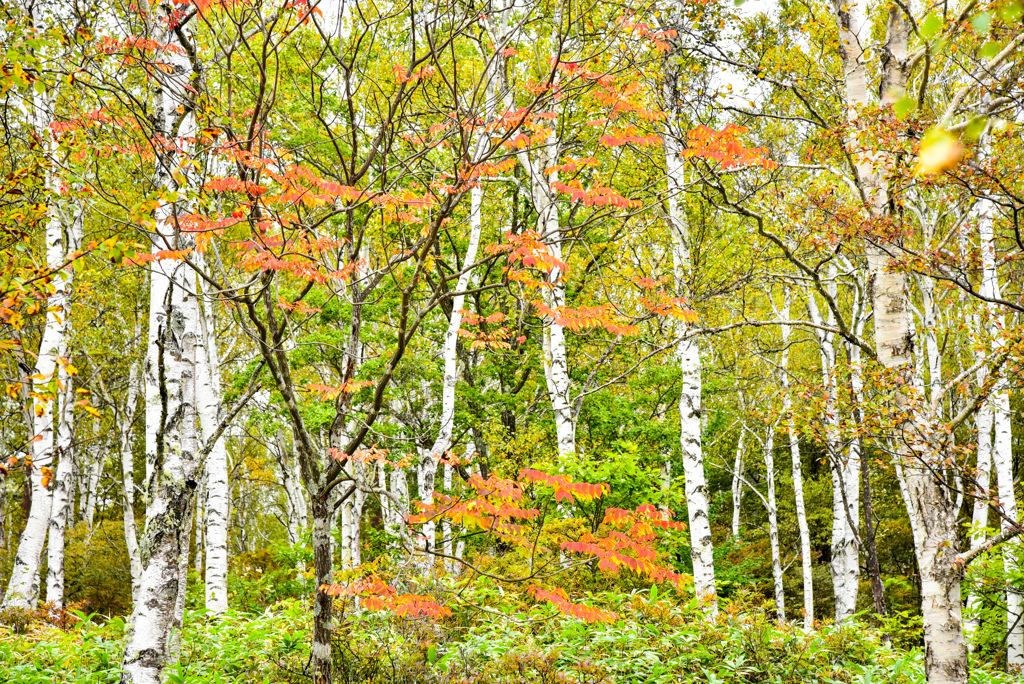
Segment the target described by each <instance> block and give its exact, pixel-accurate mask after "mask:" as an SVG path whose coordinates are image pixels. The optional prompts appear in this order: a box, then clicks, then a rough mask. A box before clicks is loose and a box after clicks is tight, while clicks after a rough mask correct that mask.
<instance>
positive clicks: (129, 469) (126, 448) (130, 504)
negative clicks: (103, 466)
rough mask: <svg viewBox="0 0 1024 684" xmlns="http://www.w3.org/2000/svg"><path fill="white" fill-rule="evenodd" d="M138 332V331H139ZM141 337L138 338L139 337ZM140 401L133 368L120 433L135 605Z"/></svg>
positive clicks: (139, 574) (123, 507)
mask: <svg viewBox="0 0 1024 684" xmlns="http://www.w3.org/2000/svg"><path fill="white" fill-rule="evenodd" d="M136 331H137V332H138V328H136ZM136 337H138V334H136ZM138 397H139V366H138V365H137V364H132V366H131V369H130V370H129V371H128V399H127V402H126V403H125V410H124V414H123V417H122V421H121V425H120V430H121V444H120V448H121V513H122V516H121V517H122V519H123V522H124V539H125V546H126V547H127V549H128V563H129V567H130V569H131V573H132V603H135V602H136V601H138V600H139V586H140V581H141V579H142V554H141V552H140V550H139V533H138V529H137V526H136V524H135V475H134V472H135V464H134V459H133V458H132V433H131V427H132V416H134V415H135V406H136V404H137V403H138Z"/></svg>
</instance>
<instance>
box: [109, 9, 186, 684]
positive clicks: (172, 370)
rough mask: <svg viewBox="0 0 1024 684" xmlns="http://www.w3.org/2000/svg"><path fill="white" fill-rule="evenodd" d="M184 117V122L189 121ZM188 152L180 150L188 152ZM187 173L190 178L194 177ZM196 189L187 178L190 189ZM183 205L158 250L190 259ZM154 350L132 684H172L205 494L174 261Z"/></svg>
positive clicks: (174, 208) (148, 367) (159, 288)
mask: <svg viewBox="0 0 1024 684" xmlns="http://www.w3.org/2000/svg"><path fill="white" fill-rule="evenodd" d="M171 11H173V8H170V6H160V7H159V8H158V9H156V14H155V16H154V15H150V16H148V17H147V24H148V25H149V26H151V27H153V35H152V36H150V37H151V38H152V39H154V40H156V42H157V43H158V44H161V45H172V46H174V47H175V48H176V49H173V50H171V49H168V50H161V51H159V52H158V53H157V57H158V59H159V60H160V61H162V62H163V63H165V64H166V65H167V68H166V70H157V71H156V73H157V76H156V78H157V81H158V90H157V97H156V99H157V102H156V106H155V119H154V123H155V129H156V130H155V133H156V134H157V135H160V136H163V138H164V139H166V140H169V141H174V142H175V144H174V145H172V146H171V147H172V148H173V149H170V150H168V151H164V152H162V153H161V154H159V155H158V156H157V168H156V175H157V178H156V183H155V185H156V186H157V187H158V188H161V189H166V190H168V191H171V192H174V193H179V192H180V191H182V190H183V187H181V186H179V178H180V176H178V175H177V174H179V173H180V172H181V171H180V169H179V164H178V161H179V154H178V151H177V150H178V149H180V147H186V146H187V145H188V140H190V138H191V137H192V136H193V135H194V128H195V125H194V119H193V117H192V115H191V106H192V103H191V98H190V92H191V91H190V90H189V88H190V86H189V83H188V82H189V79H190V78H191V76H192V75H193V65H192V64H191V63H190V61H189V58H188V51H187V50H186V49H185V47H184V46H183V45H182V44H181V40H180V38H179V34H181V35H188V34H190V33H191V24H186V25H185V26H183V27H180V28H178V29H171V21H170V20H169V16H168V14H169V12H171ZM182 112H183V113H184V114H183V115H181V116H179V114H180V113H182ZM178 143H180V145H179V144H178ZM186 173H187V172H186ZM185 182H187V179H186V181H185ZM184 210H185V208H184V207H183V206H178V205H177V204H173V203H169V202H166V201H161V202H160V204H159V205H158V206H157V208H156V210H155V212H154V218H155V224H156V225H155V232H154V234H153V235H152V251H153V252H154V253H155V252H158V251H160V250H162V249H173V250H188V249H191V247H192V246H193V244H194V242H193V240H192V239H191V237H190V236H189V235H188V234H187V233H180V232H179V231H178V230H177V226H178V223H177V221H176V219H175V217H176V215H178V214H179V213H182V212H183V211H184ZM150 268H151V271H150V273H151V279H150V294H149V301H150V311H149V321H150V330H149V346H148V348H147V357H146V364H145V367H144V371H143V372H144V378H145V388H146V471H147V472H146V476H147V477H146V489H147V495H148V500H147V502H146V503H147V505H146V528H145V541H144V542H143V544H142V561H143V569H142V578H141V582H140V587H139V600H138V601H136V602H135V604H134V607H133V611H132V619H131V630H130V632H129V635H128V640H127V644H126V646H125V653H124V661H123V665H122V670H121V682H122V684H128V683H129V682H130V683H132V684H158V683H160V682H162V681H163V679H164V678H165V669H166V667H167V664H168V662H169V657H170V655H171V653H170V648H171V635H172V630H173V626H174V620H175V606H176V604H177V600H178V592H179V576H180V568H181V555H182V554H183V553H184V554H186V555H187V554H188V543H189V540H188V537H187V530H186V528H185V526H186V523H187V518H188V515H189V513H190V512H191V507H192V503H193V497H194V494H195V489H196V487H197V479H198V473H197V472H196V469H197V462H196V460H197V451H198V448H199V447H198V441H199V440H198V435H197V425H196V423H197V415H196V413H197V411H196V382H197V377H196V375H197V372H198V370H199V369H198V368H197V360H198V359H197V348H198V347H200V345H201V344H202V341H201V339H200V335H201V331H200V329H199V325H200V323H199V317H200V312H199V304H198V301H197V300H196V294H195V293H196V285H197V283H196V276H195V272H194V271H193V270H192V269H191V267H189V266H187V265H186V264H184V263H181V262H179V261H176V260H173V259H157V260H154V261H153V262H151V265H150Z"/></svg>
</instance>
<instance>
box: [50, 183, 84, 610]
mask: <svg viewBox="0 0 1024 684" xmlns="http://www.w3.org/2000/svg"><path fill="white" fill-rule="evenodd" d="M73 210H74V216H73V217H72V219H71V222H70V226H69V229H68V236H67V237H68V246H67V251H68V253H71V252H74V251H77V250H78V248H79V247H80V245H81V242H82V232H83V228H84V225H83V224H84V221H85V215H84V208H83V207H82V206H81V205H80V204H77V203H75V204H74V208H73ZM71 278H72V276H71V273H69V274H68V283H67V285H68V288H70V286H71ZM61 304H62V307H61V308H62V310H61V311H60V314H59V315H60V316H61V318H63V320H64V339H63V341H62V344H61V350H60V355H61V356H63V357H64V358H65V359H68V357H69V356H70V352H69V346H70V345H69V344H68V336H69V335H70V331H71V301H70V299H69V297H68V296H67V295H65V297H64V298H63V301H62V303H61ZM68 363H70V359H68ZM57 377H58V379H59V381H60V384H62V385H63V391H62V392H61V393H60V396H59V404H58V405H57V406H58V409H57V418H58V427H57V443H56V447H55V450H54V452H55V455H56V456H57V458H58V463H57V468H56V471H55V473H54V477H53V502H52V506H51V511H50V526H49V527H50V529H49V541H48V543H47V559H46V566H47V570H46V600H47V602H48V603H51V604H52V605H53V607H54V609H55V610H57V611H59V610H60V609H61V608H62V607H63V606H64V542H65V538H66V532H67V525H68V519H69V518H70V517H71V499H72V497H73V495H74V484H75V483H74V473H75V458H76V454H75V448H74V444H73V442H74V437H75V413H74V406H75V390H74V386H73V385H74V383H73V382H72V377H71V374H70V373H68V370H67V365H61V366H60V368H59V369H58V371H57ZM55 401H56V398H55Z"/></svg>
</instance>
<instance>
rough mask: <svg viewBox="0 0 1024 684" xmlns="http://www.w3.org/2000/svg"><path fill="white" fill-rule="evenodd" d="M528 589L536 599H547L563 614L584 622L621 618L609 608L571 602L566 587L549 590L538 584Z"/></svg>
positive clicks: (613, 620)
mask: <svg viewBox="0 0 1024 684" xmlns="http://www.w3.org/2000/svg"><path fill="white" fill-rule="evenodd" d="M527 591H528V592H529V594H530V596H533V598H535V599H536V600H538V601H547V602H548V603H550V604H551V605H553V606H554V607H555V608H556V609H558V612H560V613H562V614H563V615H568V616H570V617H574V618H577V619H579V620H583V621H584V622H608V623H612V622H615V621H616V620H618V619H619V616H618V615H616V614H615V613H612V612H610V611H607V610H601V609H599V608H591V607H590V606H584V605H582V604H579V603H570V602H569V597H568V595H567V594H566V593H565V590H564V589H560V588H556V589H554V590H551V591H548V590H547V589H541V588H540V587H538V586H536V585H532V586H531V587H530V588H529V589H528V590H527Z"/></svg>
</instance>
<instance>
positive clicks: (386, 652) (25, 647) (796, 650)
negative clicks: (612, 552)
mask: <svg viewBox="0 0 1024 684" xmlns="http://www.w3.org/2000/svg"><path fill="white" fill-rule="evenodd" d="M439 593H440V592H439ZM463 595H464V597H465V598H466V599H468V600H469V601H470V602H472V603H475V604H477V605H486V606H487V612H480V611H472V610H469V609H460V610H457V611H456V614H455V615H454V616H453V617H452V618H450V619H448V620H445V621H443V622H434V621H433V620H431V619H403V618H396V617H394V616H392V615H389V614H384V613H371V612H363V613H356V614H353V613H352V611H351V610H350V609H349V610H347V611H346V612H345V613H344V617H342V618H341V619H339V620H338V622H337V624H338V627H337V632H336V638H335V650H334V653H335V668H336V669H335V671H336V677H335V679H336V681H337V682H339V683H341V682H344V683H346V684H348V683H351V684H355V683H357V682H358V683H365V684H555V683H558V684H604V683H606V682H607V683H611V682H615V683H616V684H634V683H635V684H640V683H641V682H643V683H645V684H669V683H672V684H674V683H675V682H715V683H723V684H725V683H729V684H745V683H747V682H779V683H780V684H781V683H785V684H796V683H799V682H808V683H810V682H815V683H817V682H829V683H832V684H852V683H853V682H868V681H870V682H874V683H876V684H923V682H924V671H923V666H922V662H921V655H920V652H919V651H909V652H908V651H901V650H898V649H892V648H889V647H888V646H886V645H884V644H883V643H882V642H881V640H880V636H879V635H880V632H878V631H875V630H872V629H869V628H866V627H864V626H863V625H859V624H851V625H849V626H843V627H834V626H826V627H824V628H822V629H820V630H816V631H812V632H810V633H808V632H805V631H804V630H803V629H801V628H800V627H798V626H796V625H793V624H787V625H779V624H778V623H776V622H775V620H774V619H773V618H772V617H771V614H770V613H769V612H765V611H762V610H758V609H752V608H750V607H749V605H747V604H744V603H739V602H738V603H729V602H723V609H722V611H721V613H720V615H719V617H718V618H717V619H715V620H709V619H707V617H706V615H705V614H704V613H703V611H702V610H701V608H700V607H699V605H698V604H697V603H696V602H695V601H692V600H690V601H688V600H686V599H685V597H680V596H678V595H676V594H671V593H668V594H663V595H662V596H660V597H655V596H652V595H651V593H650V592H648V591H642V592H640V591H638V592H634V593H632V594H622V593H620V592H608V593H604V594H597V595H594V596H592V597H591V599H590V600H589V601H588V602H589V603H591V604H592V605H595V606H597V607H601V608H603V609H607V610H613V611H615V612H616V613H618V615H619V616H620V619H619V620H618V621H617V622H615V623H614V624H586V623H582V622H580V621H578V620H575V619H573V618H569V617H566V616H564V615H562V614H561V613H558V612H556V611H555V610H554V609H553V608H552V607H551V606H550V605H548V604H547V603H543V604H537V605H532V606H531V605H528V604H527V602H526V601H524V600H523V599H521V598H519V597H517V596H516V595H515V594H513V593H511V592H508V593H506V594H505V595H504V597H502V595H501V591H500V590H496V587H494V586H492V585H489V584H487V583H486V582H483V583H479V584H477V583H474V584H473V585H471V586H469V587H466V588H465V590H464V594H463ZM339 607H341V606H339ZM339 612H340V611H339ZM76 615H77V617H78V618H79V619H78V620H77V621H76V622H75V624H73V625H71V626H70V627H69V629H68V630H67V631H63V630H61V629H58V628H55V627H53V626H51V625H47V624H42V623H38V622H37V623H34V624H32V625H30V626H29V627H28V629H27V630H26V631H25V632H24V633H16V632H14V631H12V630H10V629H6V628H0V681H2V682H5V683H8V682H9V683H10V684H36V683H38V682H54V683H55V684H102V683H106V682H116V681H117V680H118V676H119V673H118V666H119V664H120V659H121V655H122V650H123V639H124V631H125V625H124V621H123V620H121V619H119V618H118V619H114V620H111V621H110V622H109V623H107V624H104V625H100V624H97V623H96V621H95V620H94V619H93V618H94V616H86V615H84V614H81V613H76ZM310 622H311V616H310V610H309V606H308V601H307V600H305V599H302V600H294V599H291V600H287V601H283V602H281V603H280V604H278V605H276V606H274V607H272V608H270V609H267V610H265V611H263V612H261V613H258V614H254V613H245V612H239V611H231V612H228V613H227V614H225V615H222V616H219V617H217V618H208V617H206V616H204V615H203V614H202V613H201V612H192V613H189V614H188V615H187V616H186V628H185V631H184V633H183V634H182V639H181V643H182V646H181V659H180V663H179V665H178V666H177V667H175V668H173V669H172V670H171V671H170V672H169V681H171V682H174V683H177V682H188V683H189V684H228V683H231V684H271V683H274V684H278V683H280V684H299V683H300V682H308V681H309V679H308V675H307V674H306V673H305V668H306V667H307V666H308V663H309V629H310ZM1011 681H1013V679H1012V678H1010V677H1008V676H1007V675H1003V674H999V673H994V672H992V671H989V670H983V669H975V670H974V671H973V672H972V676H971V682H972V684H997V683H1004V684H1008V683H1009V682H1011Z"/></svg>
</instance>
